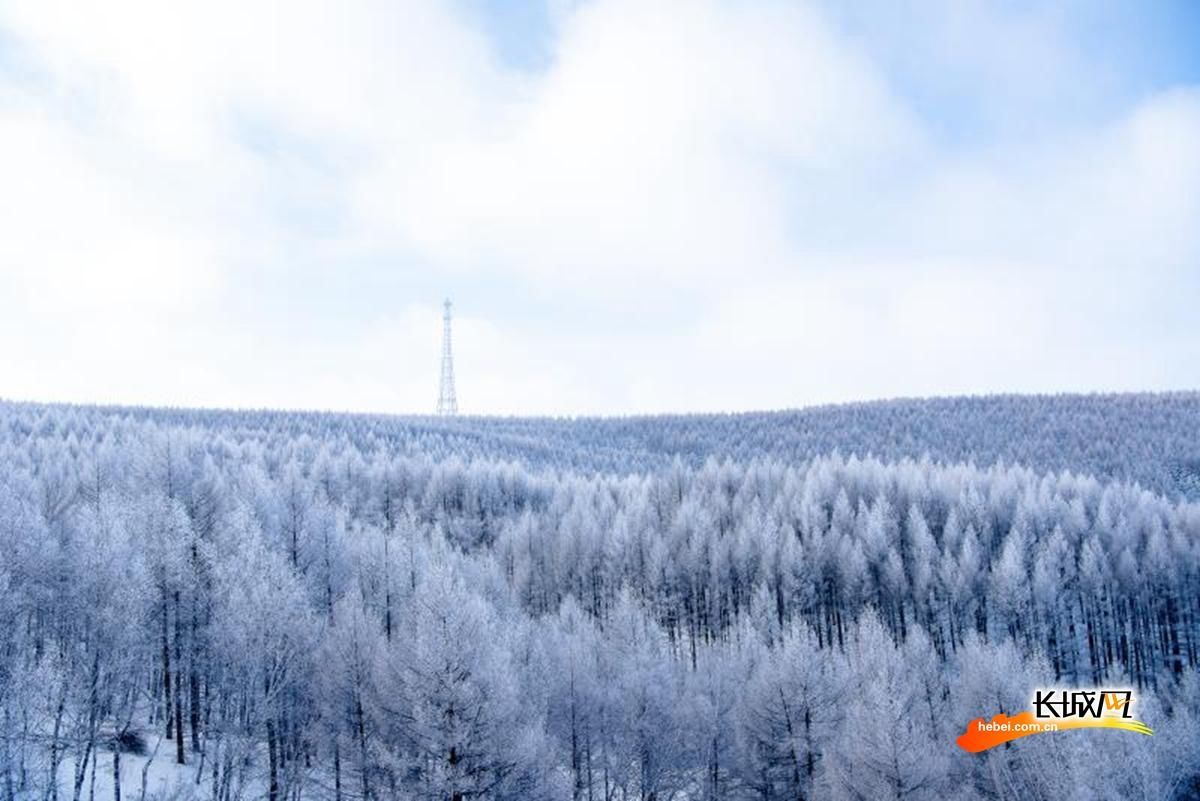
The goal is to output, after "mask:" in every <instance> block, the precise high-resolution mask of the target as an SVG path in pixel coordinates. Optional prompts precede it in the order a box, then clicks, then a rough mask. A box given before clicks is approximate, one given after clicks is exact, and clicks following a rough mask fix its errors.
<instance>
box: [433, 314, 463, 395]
mask: <svg viewBox="0 0 1200 801" xmlns="http://www.w3.org/2000/svg"><path fill="white" fill-rule="evenodd" d="M442 309H443V310H444V311H443V312H442V387H441V391H440V392H439V393H438V404H437V413H438V414H442V415H451V414H458V398H457V397H455V395H454V354H453V353H452V352H451V350H450V299H449V298H447V299H446V302H445V303H443V304H442Z"/></svg>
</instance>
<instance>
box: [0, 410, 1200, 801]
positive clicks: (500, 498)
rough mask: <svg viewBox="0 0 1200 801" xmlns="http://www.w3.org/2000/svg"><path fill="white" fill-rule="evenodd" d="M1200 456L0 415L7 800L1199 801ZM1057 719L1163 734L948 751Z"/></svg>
mask: <svg viewBox="0 0 1200 801" xmlns="http://www.w3.org/2000/svg"><path fill="white" fill-rule="evenodd" d="M1197 431H1200V396H1196V395H1146V396H1138V395H1133V396H1061V397H1043V398H1016V397H1014V398H1003V397H1000V398H977V399H960V400H930V401H897V402H887V403H875V404H862V405H854V406H844V407H828V408H821V409H812V410H806V411H799V412H783V413H762V414H754V415H736V416H693V417H670V418H623V419H605V420H589V419H581V420H526V419H473V418H460V419H452V420H442V419H433V418H389V417H370V416H349V415H344V416H339V415H327V414H292V413H283V412H261V413H259V412H191V411H167V410H163V411H151V410H139V409H115V408H99V407H67V406H39V405H33V404H15V403H5V404H0V622H2V625H0V716H2V720H0V726H2V729H0V732H2V739H0V801H15V800H16V799H22V800H24V799H37V801H67V800H68V799H70V801H83V800H84V799H87V801H92V799H94V798H99V799H103V800H104V801H107V800H108V799H113V800H114V801H143V799H144V798H145V799H150V798H163V799H166V798H178V799H182V798H188V797H194V798H197V799H211V800H212V801H241V800H242V799H246V800H248V799H258V798H261V799H267V801H303V800H304V799H312V800H313V801H318V800H319V801H383V800H384V799H447V800H453V801H459V800H460V799H461V800H462V801H467V800H468V799H541V798H545V799H564V800H565V799H571V801H583V800H584V799H586V801H629V800H631V799H638V801H651V800H653V801H668V800H669V799H763V801H771V800H772V799H780V800H782V799H823V798H830V799H937V798H961V799H976V798H978V799H998V798H1005V799H1009V798H1011V799H1017V798H1055V799H1058V798H1064V799H1094V798H1113V799H1117V798H1121V799H1125V798H1134V799H1136V798H1154V799H1182V798H1193V797H1196V796H1197V795H1198V794H1200V738H1197V737H1196V731H1197V726H1198V725H1200V680H1198V673H1200V504H1196V503H1193V502H1191V501H1190V500H1189V498H1192V497H1195V495H1196V493H1195V492H1194V489H1195V483H1196V480H1195V474H1196V468H1197V464H1200V441H1198V440H1197V439H1196V432H1197ZM1075 684H1079V685H1088V686H1092V685H1098V684H1103V685H1105V686H1128V687H1133V688H1135V690H1136V692H1137V709H1136V712H1137V716H1138V718H1139V719H1141V720H1143V721H1145V722H1146V723H1147V724H1149V725H1150V726H1151V727H1152V728H1153V729H1154V736H1153V737H1152V738H1151V737H1142V736H1134V735H1130V734H1128V733H1120V732H1112V731H1093V732H1069V733H1063V734H1056V735H1048V736H1042V737H1035V738H1029V739H1027V740H1024V741H1020V742H1016V743H1013V744H1011V745H1010V746H1007V747H1001V748H996V749H994V750H992V751H989V752H986V753H984V754H978V755H972V754H967V753H965V752H963V751H961V750H960V749H959V748H958V747H957V746H956V745H955V743H954V739H955V738H956V737H957V736H958V735H959V734H961V733H962V732H963V730H964V727H965V726H966V724H967V723H968V721H970V720H972V719H974V718H978V717H990V716H991V715H993V714H995V713H997V712H1000V711H1005V712H1015V711H1019V710H1021V709H1025V708H1027V707H1028V706H1029V700H1030V695H1031V688H1033V687H1042V686H1063V685H1075ZM168 768H169V770H168ZM164 771H166V775H169V776H170V777H171V779H172V780H171V782H169V783H166V782H157V783H156V782H151V781H149V778H148V777H150V776H151V775H153V776H161V775H164Z"/></svg>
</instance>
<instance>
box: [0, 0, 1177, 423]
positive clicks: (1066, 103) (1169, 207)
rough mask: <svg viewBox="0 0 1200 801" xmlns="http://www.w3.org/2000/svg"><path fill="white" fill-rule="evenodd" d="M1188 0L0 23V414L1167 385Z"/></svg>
mask: <svg viewBox="0 0 1200 801" xmlns="http://www.w3.org/2000/svg"><path fill="white" fill-rule="evenodd" d="M1197 41H1200V4H1197V3H1194V2H1190V0H1179V2H1166V1H1165V0H1164V1H1163V2H1135V1H1134V0H1130V1H1129V2H1093V1H1091V0H1087V1H1084V0H1079V1H1078V2H1076V1H1075V0H1068V1H1067V2H1055V3H1047V4H1039V3H1031V2H1003V3H998V2H989V1H988V0H928V2H915V3H911V4H910V3H894V2H890V0H861V2H850V3H845V2H833V0H829V2H820V1H818V2H812V3H806V2H800V1H799V0H789V1H788V2H782V1H780V2H776V1H775V0H728V2H726V1H725V0H678V1H673V0H513V1H512V2H503V3H500V2H494V1H493V0H440V1H438V2H435V1H434V0H361V1H354V0H345V1H344V2H315V1H314V0H287V1H286V2H285V1H284V0H267V1H266V2H257V1H256V0H250V1H249V2H247V1H246V0H238V1H237V2H234V0H207V1H206V2H196V3H191V2H171V3H162V2H158V1H157V0H144V1H143V0H132V1H130V0H113V2H108V3H104V4H99V3H77V2H60V1H59V0H0V397H3V398H8V399H20V400H42V401H69V402H84V403H122V404H139V405H171V406H206V407H207V406H219V407H236V408H260V407H283V408H303V409H328V410H350V411H371V412H389V413H390V412H394V413H416V414H425V413H431V412H432V411H433V410H434V408H435V405H436V400H437V392H438V386H437V382H438V374H439V359H440V336H441V323H440V314H441V302H442V300H443V298H444V297H450V298H451V299H452V300H453V302H454V306H455V323H454V324H455V330H454V334H455V342H454V346H455V361H456V378H457V388H458V397H459V408H460V410H461V411H462V412H463V413H467V414H505V415H509V414H518V415H527V414H529V415H532V414H539V415H540V414H554V415H582V414H603V415H615V414H635V413H658V412H687V411H741V410H751V409H779V408H792V407H799V406H806V405H811V404H818V403H832V402H845V401H854V400H863V399H875V398H890V397H902V396H930V395H957V394H979V393H994V392H1074V391H1133V390H1154V391H1159V390H1174V389H1197V388H1200V322H1198V320H1200V312H1198V311H1197V310H1198V309H1200V224H1198V222H1200V48H1198V47H1197V46H1196V42H1197Z"/></svg>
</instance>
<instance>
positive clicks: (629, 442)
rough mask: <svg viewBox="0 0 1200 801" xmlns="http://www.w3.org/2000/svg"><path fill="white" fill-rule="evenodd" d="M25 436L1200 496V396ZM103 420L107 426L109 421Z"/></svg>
mask: <svg viewBox="0 0 1200 801" xmlns="http://www.w3.org/2000/svg"><path fill="white" fill-rule="evenodd" d="M0 410H2V414H0V419H2V420H3V422H4V425H6V426H7V427H8V428H9V429H10V431H11V432H12V433H11V435H12V436H20V435H21V434H23V433H27V432H30V431H35V430H37V429H38V428H39V427H40V426H43V425H53V426H56V427H59V428H61V429H62V430H63V431H70V430H72V429H79V430H80V431H89V430H93V429H94V428H95V427H97V426H100V425H103V426H105V427H108V426H113V427H114V428H115V429H116V430H123V429H128V428H129V427H130V426H134V425H136V424H139V423H145V424H153V425H156V426H163V427H171V428H184V429H202V430H208V431H215V432H219V433H220V434H221V435H223V436H228V437H235V438H239V439H242V438H253V439H256V440H260V441H264V442H277V441H279V440H281V439H283V440H287V439H298V438H301V437H306V438H310V439H312V440H316V441H327V440H344V441H347V442H349V443H352V444H353V445H354V446H355V447H356V448H357V449H359V450H361V451H364V452H374V451H375V450H377V449H385V450H387V451H388V452H390V453H395V454H420V455H422V456H426V457H431V458H443V457H449V456H456V457H458V458H462V459H476V458H478V459H499V460H512V461H517V462H520V463H522V464H523V465H525V466H527V467H532V468H547V467H548V468H553V469H562V470H570V471H574V472H585V473H596V472H603V473H614V474H628V473H642V472H647V471H654V470H658V469H661V468H663V467H665V466H667V465H669V464H670V463H671V462H672V460H674V459H675V458H679V459H682V460H683V461H684V462H685V463H686V464H690V465H693V466H698V465H700V464H702V463H703V462H704V461H705V460H706V459H708V458H710V457H713V458H717V459H726V458H728V459H732V460H734V461H738V462H747V461H750V460H753V459H774V460H779V461H785V462H791V463H798V462H801V461H804V460H806V459H809V458H811V457H814V456H820V455H825V454H828V453H832V452H835V451H836V452H840V453H841V454H843V455H847V456H849V455H852V454H853V455H858V456H874V457H876V458H879V459H882V460H884V461H898V460H900V459H905V458H907V459H914V460H919V459H921V458H923V457H926V456H928V457H929V458H930V459H932V460H934V461H936V462H941V463H957V462H967V461H972V462H974V463H975V464H977V465H980V466H988V465H991V464H994V463H997V462H1003V463H1005V464H1010V465H1022V466H1026V467H1029V468H1031V469H1033V470H1035V471H1038V472H1057V471H1062V470H1069V471H1072V472H1075V473H1083V474H1088V475H1093V476H1096V477H1098V478H1102V479H1116V480H1121V481H1134V482H1137V483H1139V484H1141V485H1142V486H1143V487H1145V488H1147V489H1151V490H1154V491H1155V492H1159V493H1163V494H1167V495H1179V494H1182V495H1185V496H1187V497H1191V498H1200V481H1198V479H1197V477H1198V476H1200V436H1198V435H1197V433H1196V432H1198V431H1200V393H1195V392H1188V393H1164V394H1149V393H1144V394H1116V395H1102V394H1092V395H997V396H979V397H963V398H928V399H909V400H893V401H875V402H869V403H856V404H845V405H837V406H820V407H813V408H808V409H799V410H792V411H779V412H755V413H748V414H727V415H659V416H644V417H607V418H587V417H581V418H512V417H458V418H438V417H404V416H384V415H361V414H333V413H314V412H286V411H283V412H280V411H246V412H235V411H221V410H172V409H142V408H132V407H128V408H127V407H80V406H63V405H44V404H27V403H11V402H9V403H4V402H0ZM102 421H103V422H102Z"/></svg>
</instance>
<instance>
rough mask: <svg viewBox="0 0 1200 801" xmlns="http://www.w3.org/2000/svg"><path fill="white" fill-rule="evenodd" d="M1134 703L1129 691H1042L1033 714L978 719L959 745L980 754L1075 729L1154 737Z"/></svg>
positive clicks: (1039, 693) (972, 722)
mask: <svg viewBox="0 0 1200 801" xmlns="http://www.w3.org/2000/svg"><path fill="white" fill-rule="evenodd" d="M1132 700H1133V693H1132V692H1130V691H1129V690H1038V691H1037V693H1036V694H1035V696H1034V702H1033V706H1034V708H1033V710H1027V711H1025V712H1021V713H1019V714H1017V715H1013V716H1012V717H1008V716H1007V715H1004V714H1000V715H996V716H995V717H993V718H992V719H991V720H984V719H983V718H976V719H975V720H973V721H971V722H970V723H968V724H967V730H966V731H965V732H963V734H962V735H960V736H959V738H958V739H957V740H956V741H955V742H957V743H958V745H959V747H960V748H962V749H963V750H964V751H970V752H971V753H972V754H978V753H980V752H981V751H986V750H988V749H989V748H995V747H996V746H998V745H1000V744H1001V743H1007V742H1011V741H1013V740H1019V739H1021V738H1022V737H1028V736H1029V735H1031V734H1044V733H1046V732H1059V731H1069V730H1071V729H1122V730H1124V731H1132V732H1136V733H1138V734H1145V735H1152V734H1153V733H1154V732H1153V730H1152V729H1151V728H1150V727H1149V726H1147V725H1146V724H1145V723H1142V722H1141V721H1140V720H1134V719H1133V717H1132V713H1131V712H1130V705H1131V702H1132ZM1035 712H1036V714H1035Z"/></svg>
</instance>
